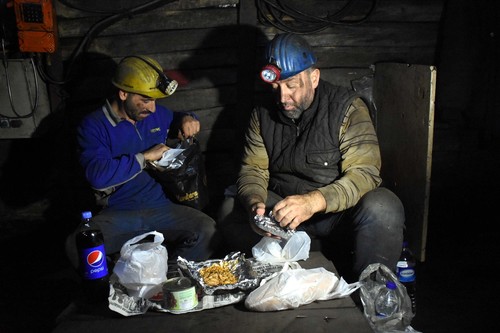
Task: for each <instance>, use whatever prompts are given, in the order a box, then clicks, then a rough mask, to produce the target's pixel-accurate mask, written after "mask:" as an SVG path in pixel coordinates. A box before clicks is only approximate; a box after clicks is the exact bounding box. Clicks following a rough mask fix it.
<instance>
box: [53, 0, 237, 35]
mask: <svg viewBox="0 0 500 333" xmlns="http://www.w3.org/2000/svg"><path fill="white" fill-rule="evenodd" d="M237 15H238V12H237V10H236V8H231V7H228V8H220V9H218V8H217V9H210V10H207V9H199V10H195V9H192V10H183V11H166V10H164V9H162V8H160V9H157V10H154V11H151V12H146V13H143V14H137V15H133V16H131V17H124V18H121V19H119V20H117V21H116V22H115V23H112V24H111V22H110V25H108V24H106V25H105V26H104V29H102V30H101V31H99V36H113V35H124V34H133V35H135V34H137V33H147V32H150V31H151V30H154V31H160V30H180V29H200V28H214V27H219V26H227V25H236V24H237V23H238V20H237V19H238V16H237ZM102 20H103V18H102V17H99V16H93V17H82V18H75V19H64V18H61V19H59V20H58V32H59V38H69V37H80V36H83V35H85V34H86V33H87V31H89V30H90V29H91V28H92V27H93V26H94V25H95V24H97V23H98V22H101V21H102ZM99 24H101V23H99ZM152 27H154V28H153V29H152Z"/></svg>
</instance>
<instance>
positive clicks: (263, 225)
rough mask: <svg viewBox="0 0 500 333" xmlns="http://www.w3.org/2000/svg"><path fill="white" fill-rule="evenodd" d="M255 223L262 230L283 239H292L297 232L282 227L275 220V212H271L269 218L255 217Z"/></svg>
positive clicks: (263, 216)
mask: <svg viewBox="0 0 500 333" xmlns="http://www.w3.org/2000/svg"><path fill="white" fill-rule="evenodd" d="M254 222H255V224H256V225H257V227H259V228H260V229H262V230H264V231H267V232H269V233H271V234H273V235H275V236H279V237H281V238H283V239H290V238H291V237H292V235H293V234H294V233H295V230H292V229H287V228H283V227H281V226H280V225H279V223H278V222H277V221H276V220H275V219H274V216H273V212H269V215H268V216H265V215H255V217H254Z"/></svg>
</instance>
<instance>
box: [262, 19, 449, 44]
mask: <svg viewBox="0 0 500 333" xmlns="http://www.w3.org/2000/svg"><path fill="white" fill-rule="evenodd" d="M260 28H261V27H260ZM261 29H262V32H263V36H262V37H261V38H260V39H259V40H258V43H257V45H259V46H263V45H265V44H266V42H267V41H268V40H271V39H272V38H273V37H274V35H275V34H276V33H277V32H281V31H277V30H276V29H274V28H261ZM438 29H439V22H367V23H363V24H360V25H355V26H342V25H340V26H335V27H333V28H328V29H326V30H324V31H322V32H321V33H315V34H307V35H303V37H304V38H305V39H306V40H307V41H308V42H309V44H311V46H313V47H334V46H379V47H380V46H385V47H425V46H433V45H435V44H436V42H437V32H438Z"/></svg>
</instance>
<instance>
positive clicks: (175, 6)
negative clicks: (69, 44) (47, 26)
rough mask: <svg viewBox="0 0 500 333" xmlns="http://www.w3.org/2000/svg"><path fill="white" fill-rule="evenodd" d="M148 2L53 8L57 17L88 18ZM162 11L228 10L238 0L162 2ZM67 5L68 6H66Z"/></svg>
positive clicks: (74, 2) (93, 0) (71, 1)
mask: <svg viewBox="0 0 500 333" xmlns="http://www.w3.org/2000/svg"><path fill="white" fill-rule="evenodd" d="M148 2H150V0H143V1H137V0H120V1H102V0H85V1H78V0H66V1H64V3H63V2H61V1H54V2H53V4H54V7H55V10H56V13H57V16H58V17H61V18H77V17H86V16H87V17H88V16H101V17H103V16H109V15H113V14H116V13H119V12H121V11H124V10H129V9H132V8H135V7H137V6H142V5H144V4H146V3H148ZM164 3H165V4H164V5H162V6H161V7H159V8H161V9H162V10H181V9H197V8H228V7H236V6H237V5H238V3H239V0H182V1H176V0H171V1H169V2H167V1H164ZM66 4H68V5H69V6H68V5H66Z"/></svg>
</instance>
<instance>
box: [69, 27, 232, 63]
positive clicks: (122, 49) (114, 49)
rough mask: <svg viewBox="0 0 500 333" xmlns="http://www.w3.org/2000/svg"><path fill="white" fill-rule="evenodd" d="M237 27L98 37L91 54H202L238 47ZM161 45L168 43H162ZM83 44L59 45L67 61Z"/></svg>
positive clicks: (73, 42)
mask: <svg viewBox="0 0 500 333" xmlns="http://www.w3.org/2000/svg"><path fill="white" fill-rule="evenodd" d="M234 32H235V30H234V27H232V28H229V27H224V28H212V29H201V30H197V29H194V30H179V31H153V32H149V33H139V34H135V35H134V36H133V38H131V36H130V35H127V36H104V37H97V38H95V39H93V40H92V41H91V42H90V45H89V47H88V50H87V51H88V52H92V53H98V54H99V53H100V54H106V55H114V56H122V57H123V56H126V55H129V54H130V53H131V52H134V53H148V54H154V53H168V52H173V51H187V50H200V49H206V48H225V47H227V48H231V47H235V45H236V43H237V41H238V35H237V34H235V33H234ZM160 41H165V42H163V43H161V42H160ZM79 43H80V39H79V38H65V39H61V41H60V49H61V52H62V53H63V54H62V56H63V58H64V59H66V58H68V57H69V56H71V54H72V52H73V50H74V49H76V47H77V46H78V44H79Z"/></svg>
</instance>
